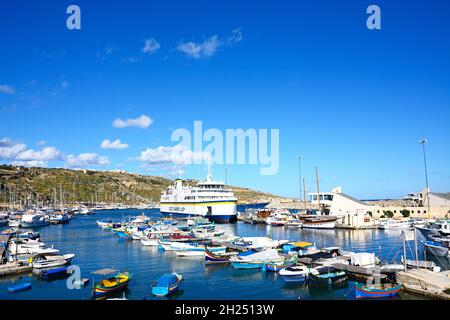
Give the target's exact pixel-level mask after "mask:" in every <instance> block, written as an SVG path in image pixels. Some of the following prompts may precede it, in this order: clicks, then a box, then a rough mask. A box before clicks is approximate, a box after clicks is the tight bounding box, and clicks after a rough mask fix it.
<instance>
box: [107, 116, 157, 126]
mask: <svg viewBox="0 0 450 320" xmlns="http://www.w3.org/2000/svg"><path fill="white" fill-rule="evenodd" d="M152 124H153V119H152V118H150V117H149V116H146V115H142V116H140V117H138V118H136V119H127V120H122V119H116V120H114V121H113V127H114V128H128V127H138V128H143V129H145V128H148V127H150V126H151V125H152Z"/></svg>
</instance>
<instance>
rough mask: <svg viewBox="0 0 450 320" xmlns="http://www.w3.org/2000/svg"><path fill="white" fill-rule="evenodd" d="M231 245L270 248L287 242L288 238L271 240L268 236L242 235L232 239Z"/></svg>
mask: <svg viewBox="0 0 450 320" xmlns="http://www.w3.org/2000/svg"><path fill="white" fill-rule="evenodd" d="M231 243H232V244H233V245H236V246H241V247H245V248H247V249H249V250H250V249H270V248H278V247H279V246H281V245H283V244H286V243H289V241H288V240H273V239H271V238H269V237H243V238H238V239H233V240H232V241H231Z"/></svg>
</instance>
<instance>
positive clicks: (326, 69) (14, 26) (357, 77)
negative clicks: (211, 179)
mask: <svg viewBox="0 0 450 320" xmlns="http://www.w3.org/2000/svg"><path fill="white" fill-rule="evenodd" d="M70 4H77V5H79V6H80V8H81V25H82V29H81V30H72V31H70V30H68V29H67V28H66V18H67V16H68V15H67V14H66V8H67V6H68V5H70ZM370 4H377V5H379V6H380V8H381V14H382V22H381V23H382V29H381V30H368V29H367V28H366V19H367V17H368V15H367V14H366V8H367V7H368V6H369V5H370ZM449 17H450V4H449V3H448V2H447V1H437V0H435V1H423V0H421V1H379V0H377V1H373V2H372V1H371V2H369V1H363V0H350V1H320V4H319V2H317V1H284V2H280V1H242V0H240V1H81V0H76V1H71V2H69V1H62V0H60V1H33V2H31V1H17V0H16V1H2V3H1V4H0V37H1V39H2V44H1V47H0V157H1V159H0V162H1V163H17V162H21V161H22V162H21V163H23V161H34V162H33V163H35V164H36V163H38V164H40V165H46V166H49V167H70V166H72V167H79V168H85V167H86V168H93V169H99V170H104V169H109V170H111V169H117V168H122V169H124V170H127V171H131V172H139V173H144V174H161V175H166V176H171V175H173V174H174V171H173V168H171V167H170V165H158V166H154V165H151V166H150V165H149V164H148V163H147V165H145V164H144V163H143V162H142V161H139V160H138V159H137V158H138V157H139V156H140V155H141V152H143V151H144V150H147V149H157V148H158V147H170V146H173V145H174V143H173V142H171V141H170V136H171V133H172V131H173V130H174V129H176V128H187V129H190V130H192V127H193V122H194V121H195V120H201V121H203V126H204V127H205V129H207V128H218V129H220V130H225V129H228V128H231V129H234V128H243V129H248V128H256V129H259V128H268V129H271V128H273V129H279V130H280V170H279V173H278V174H277V175H273V176H261V175H260V167H259V166H257V165H234V166H230V165H228V166H227V167H228V182H229V183H231V184H234V185H240V186H246V187H250V188H254V189H258V190H263V191H268V192H272V193H275V194H280V195H285V196H296V195H297V194H298V162H297V158H296V156H297V155H298V154H302V155H303V156H304V159H303V168H302V171H303V174H304V176H305V178H306V181H307V189H311V190H312V191H314V189H315V177H314V167H315V166H316V165H317V166H318V167H319V170H320V182H321V189H322V190H330V189H331V188H332V187H334V186H337V185H340V186H342V187H343V190H344V191H345V192H347V193H349V194H351V195H354V196H356V197H358V198H365V199H366V198H388V197H400V196H403V195H404V194H405V193H407V192H410V191H418V190H420V189H421V188H422V187H423V186H424V174H423V162H422V153H421V152H422V151H421V146H420V145H419V143H418V141H419V139H420V138H421V137H423V136H425V137H427V138H428V140H429V144H428V145H427V152H428V165H429V176H430V177H429V178H430V187H431V189H432V191H436V192H438V191H442V192H448V191H450V169H449V166H448V163H449V160H448V159H450V147H449V146H450V143H449V138H450V126H449V119H450V90H449V88H450V42H449V40H448V39H450V26H449V24H448V18H449ZM150 39H153V40H151V41H150V42H149V43H148V44H149V46H148V47H147V49H148V50H143V49H144V48H145V45H146V40H150ZM156 43H157V44H158V45H156V46H155V44H156ZM189 45H190V46H189ZM183 48H184V51H183ZM144 51H146V52H144ZM141 115H145V116H148V117H149V118H151V120H152V121H150V122H151V125H149V126H147V127H146V128H140V127H136V126H130V127H127V128H115V127H114V126H113V121H114V120H116V119H122V120H126V119H136V118H138V117H140V116H141ZM144 120H145V119H144ZM144 122H145V121H144ZM105 139H109V140H110V141H115V140H116V139H120V142H121V143H122V144H127V145H128V147H127V148H123V149H104V148H101V143H102V141H103V140H105ZM43 159H44V160H43ZM45 159H48V160H45ZM37 161H40V162H37ZM28 163H29V162H28ZM184 171H185V173H184V177H186V178H187V177H190V178H203V177H204V176H205V174H206V166H204V165H203V166H199V165H197V166H192V165H191V166H185V167H184ZM214 174H215V177H216V178H218V179H223V178H224V166H214Z"/></svg>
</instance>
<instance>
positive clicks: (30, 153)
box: [16, 147, 62, 161]
mask: <svg viewBox="0 0 450 320" xmlns="http://www.w3.org/2000/svg"><path fill="white" fill-rule="evenodd" d="M61 157H62V154H61V152H60V151H59V150H58V149H56V148H55V147H45V148H44V149H42V150H39V151H35V150H33V149H29V150H25V151H21V152H20V153H19V154H18V155H17V156H16V160H25V161H32V160H39V161H49V160H59V159H61Z"/></svg>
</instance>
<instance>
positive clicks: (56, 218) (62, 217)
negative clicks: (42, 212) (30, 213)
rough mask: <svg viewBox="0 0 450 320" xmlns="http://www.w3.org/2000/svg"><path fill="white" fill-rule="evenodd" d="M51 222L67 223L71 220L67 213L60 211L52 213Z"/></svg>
mask: <svg viewBox="0 0 450 320" xmlns="http://www.w3.org/2000/svg"><path fill="white" fill-rule="evenodd" d="M49 222H50V224H65V223H69V222H70V216H69V215H68V214H66V213H58V214H54V215H51V216H50V218H49Z"/></svg>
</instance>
